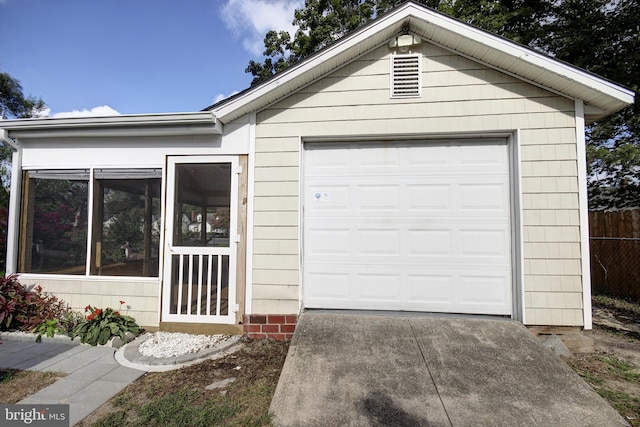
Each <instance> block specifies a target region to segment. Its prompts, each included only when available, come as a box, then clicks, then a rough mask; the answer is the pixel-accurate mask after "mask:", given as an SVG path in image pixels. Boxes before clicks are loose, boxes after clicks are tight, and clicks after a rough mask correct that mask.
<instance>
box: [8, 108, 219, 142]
mask: <svg viewBox="0 0 640 427" xmlns="http://www.w3.org/2000/svg"><path fill="white" fill-rule="evenodd" d="M0 129H4V130H5V131H6V133H7V134H8V136H9V137H11V138H36V137H71V136H73V137H83V136H92V137H94V136H153V135H167V134H170V135H187V134H222V124H221V123H220V122H219V121H218V120H217V118H216V116H215V114H213V112H211V111H198V112H189V113H170V114H132V115H122V116H108V117H74V118H59V119H56V118H36V119H22V120H5V121H0Z"/></svg>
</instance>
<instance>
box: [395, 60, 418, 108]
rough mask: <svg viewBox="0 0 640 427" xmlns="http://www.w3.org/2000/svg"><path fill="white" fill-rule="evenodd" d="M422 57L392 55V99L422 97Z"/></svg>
mask: <svg viewBox="0 0 640 427" xmlns="http://www.w3.org/2000/svg"><path fill="white" fill-rule="evenodd" d="M421 74H422V55H420V54H410V55H391V98H413V97H417V96H420V94H421V91H420V86H422V85H421V84H420V83H421V77H420V76H421Z"/></svg>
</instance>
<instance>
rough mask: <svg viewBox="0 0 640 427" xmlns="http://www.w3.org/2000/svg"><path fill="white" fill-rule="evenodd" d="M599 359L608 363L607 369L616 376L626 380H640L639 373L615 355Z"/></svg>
mask: <svg viewBox="0 0 640 427" xmlns="http://www.w3.org/2000/svg"><path fill="white" fill-rule="evenodd" d="M600 360H602V361H603V362H604V363H606V364H607V365H609V371H610V372H611V373H612V374H614V375H615V376H616V377H618V378H620V379H623V380H626V381H635V382H638V381H640V373H638V372H636V371H635V370H634V368H633V366H632V365H631V364H630V363H629V362H627V361H625V360H622V359H619V358H617V357H602V358H600Z"/></svg>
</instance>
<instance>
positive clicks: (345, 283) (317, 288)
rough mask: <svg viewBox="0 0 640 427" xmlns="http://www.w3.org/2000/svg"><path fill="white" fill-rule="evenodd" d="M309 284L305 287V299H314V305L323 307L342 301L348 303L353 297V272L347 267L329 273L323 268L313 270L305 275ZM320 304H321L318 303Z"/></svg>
mask: <svg viewBox="0 0 640 427" xmlns="http://www.w3.org/2000/svg"><path fill="white" fill-rule="evenodd" d="M305 280H306V281H307V282H308V286H306V287H305V290H304V292H305V295H304V298H305V300H309V301H314V302H315V304H316V305H315V306H314V307H322V306H323V305H325V304H328V303H332V304H333V303H334V302H337V301H342V302H343V303H344V304H348V303H349V302H350V301H351V300H352V299H353V298H352V296H351V295H350V283H352V278H351V273H350V272H349V271H347V270H346V269H343V271H334V272H331V273H327V272H324V271H322V269H319V270H315V269H313V268H311V271H309V272H308V274H307V275H306V276H305ZM318 304H319V305H318Z"/></svg>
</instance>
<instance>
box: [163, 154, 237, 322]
mask: <svg viewBox="0 0 640 427" xmlns="http://www.w3.org/2000/svg"><path fill="white" fill-rule="evenodd" d="M237 169H238V160H237V158H235V157H228V156H189V157H172V158H170V159H169V162H168V169H167V177H168V180H167V183H168V184H167V216H166V218H167V220H166V222H167V223H166V230H165V232H166V234H165V239H166V248H165V264H164V265H165V271H164V285H163V299H162V305H163V307H162V320H163V321H164V322H191V323H227V324H229V323H234V321H235V311H236V300H235V298H236V288H235V268H236V267H235V265H236V245H237V242H236V240H237V239H236V234H235V230H237V226H236V206H237V203H236V200H237V188H238V186H237V180H238V179H237V177H238V175H237V173H236V171H237Z"/></svg>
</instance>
